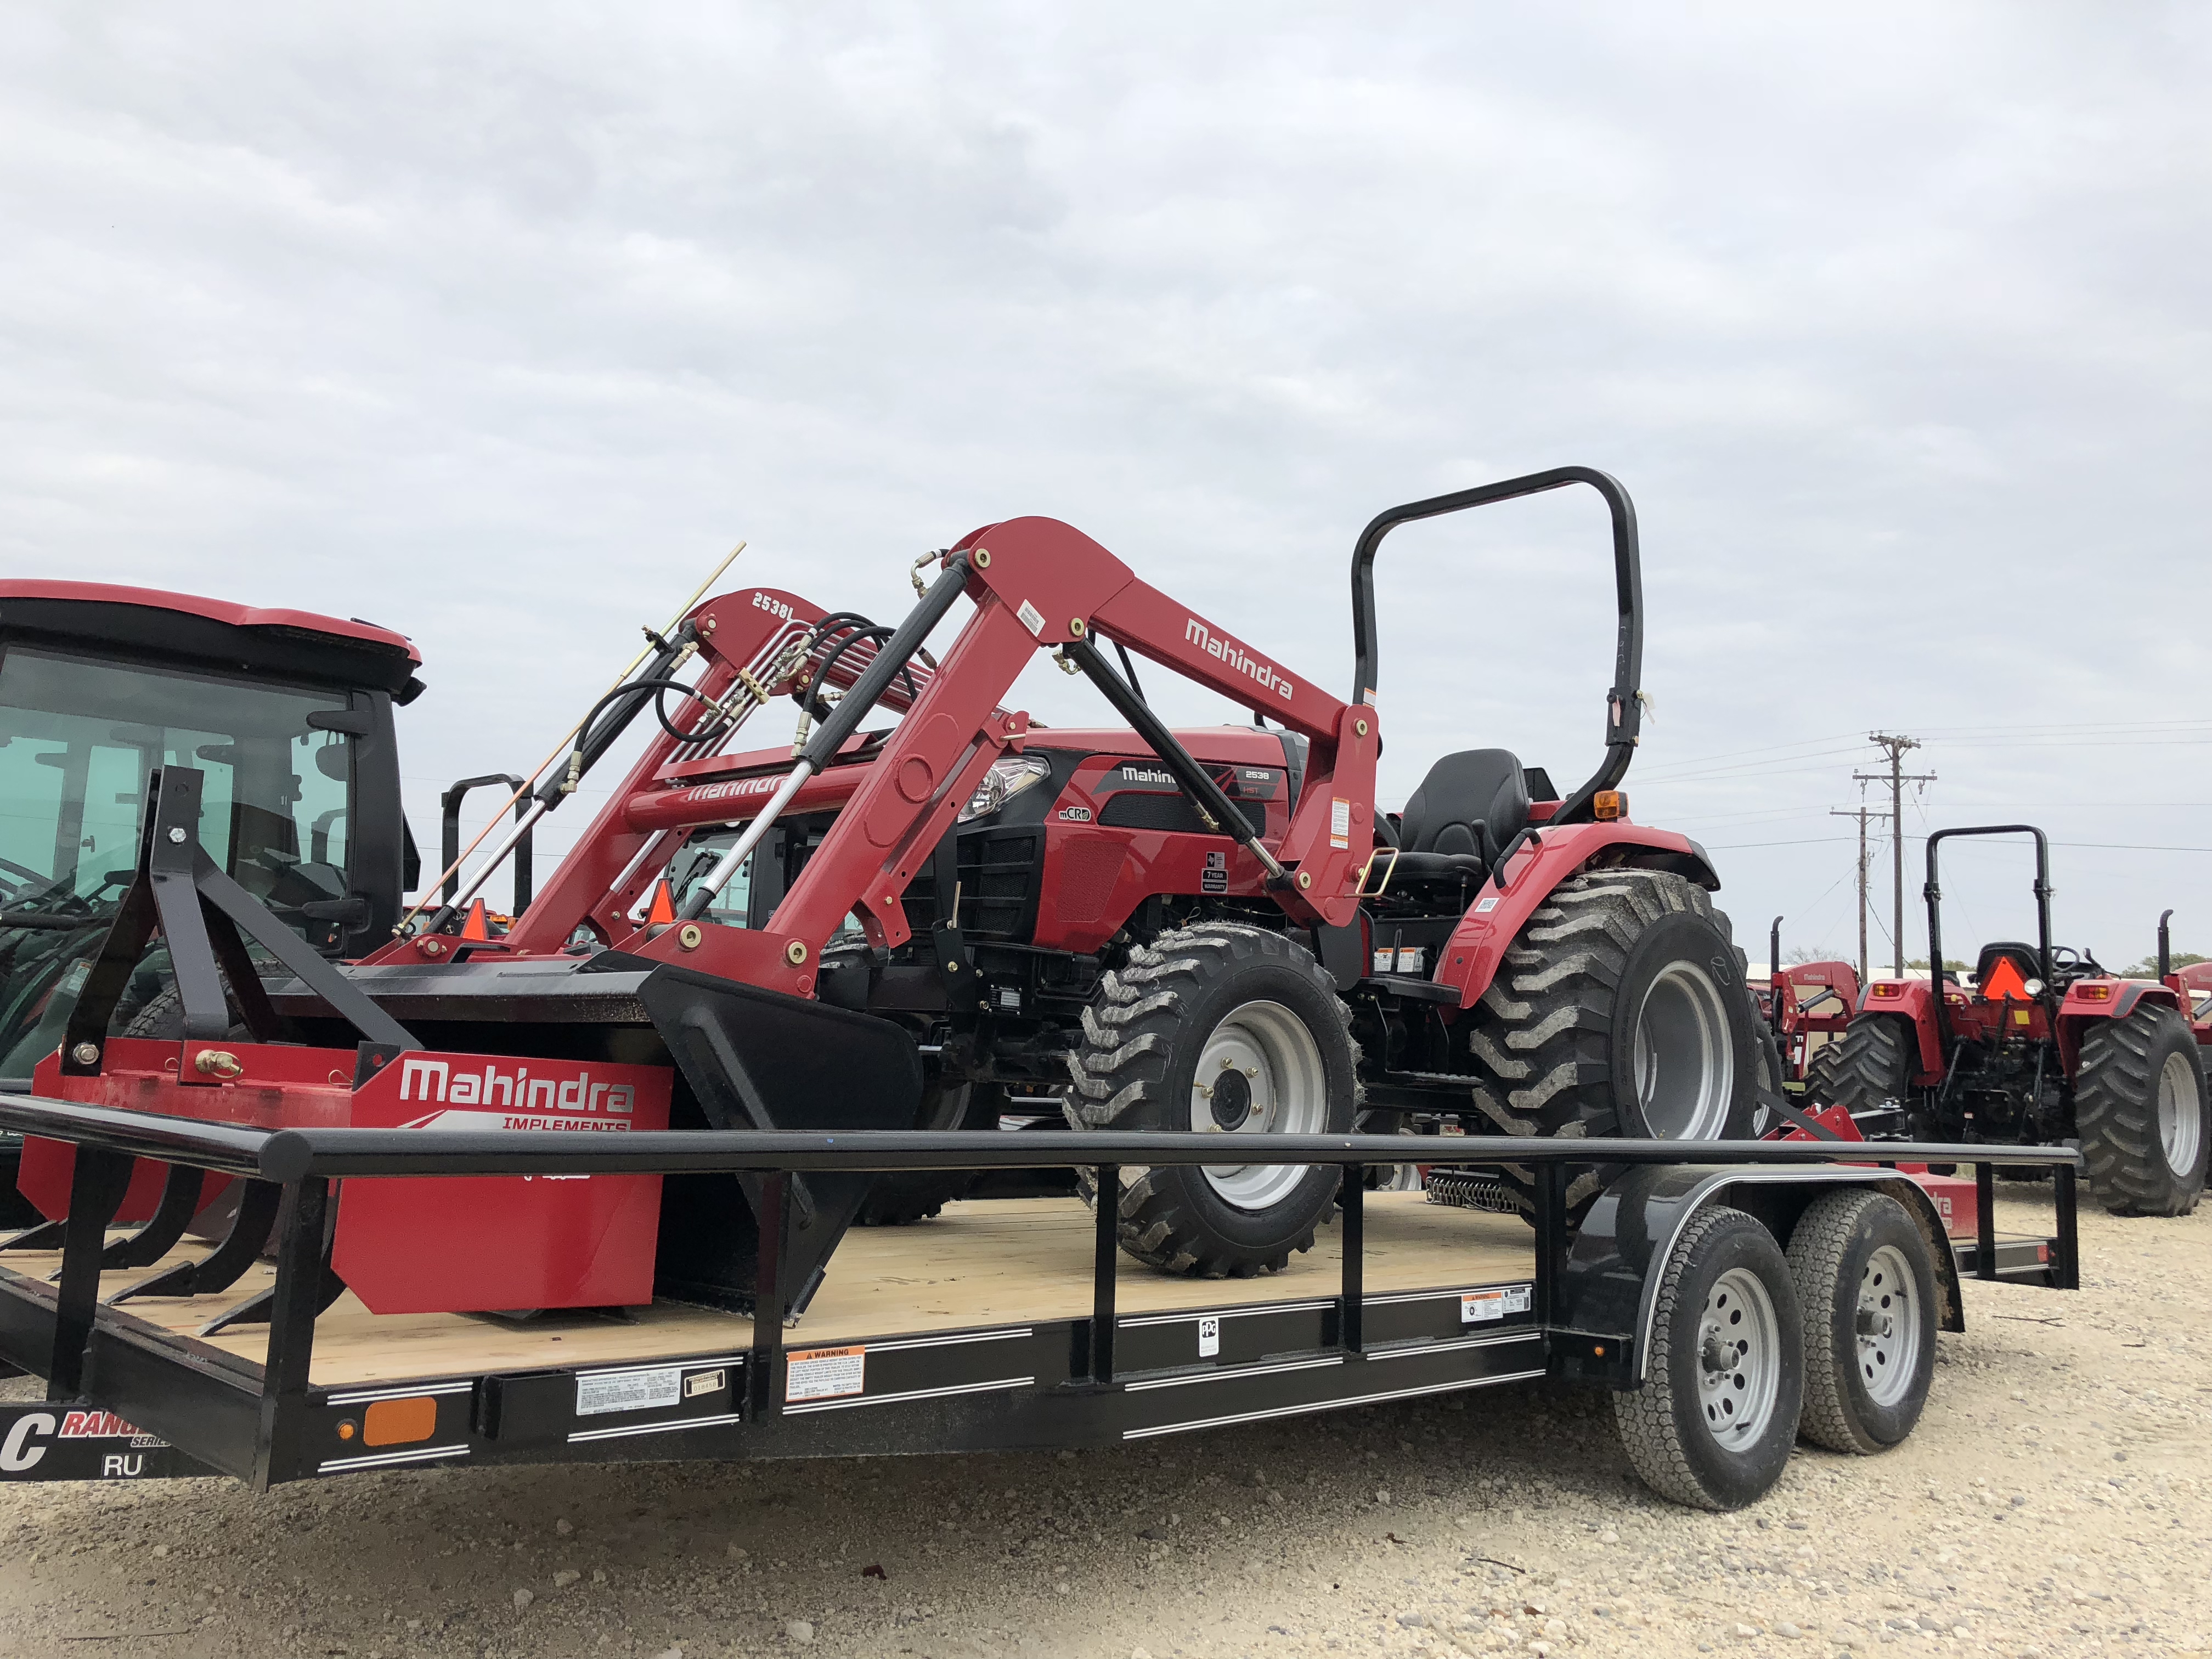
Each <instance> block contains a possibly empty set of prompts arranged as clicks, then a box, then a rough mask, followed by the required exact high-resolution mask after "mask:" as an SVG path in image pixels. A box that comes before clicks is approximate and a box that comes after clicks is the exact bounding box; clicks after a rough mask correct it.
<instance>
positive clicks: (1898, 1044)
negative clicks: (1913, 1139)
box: [1805, 1014, 1913, 1112]
mask: <svg viewBox="0 0 2212 1659" xmlns="http://www.w3.org/2000/svg"><path fill="white" fill-rule="evenodd" d="M1832 1046H1833V1048H1834V1052H1835V1056H1836V1057H1835V1059H1834V1060H1832V1061H1830V1062H1829V1064H1828V1066H1827V1067H1826V1070H1825V1072H1824V1073H1822V1074H1821V1076H1820V1079H1819V1081H1817V1082H1814V1083H1812V1085H1811V1086H1810V1087H1808V1089H1807V1090H1806V1091H1805V1099H1806V1103H1807V1104H1808V1105H1810V1106H1813V1107H1816V1108H1817V1107H1821V1106H1840V1107H1842V1108H1843V1109H1844V1110H1845V1111H1849V1112H1866V1111H1872V1110H1874V1109H1875V1108H1876V1107H1879V1106H1881V1105H1882V1104H1884V1103H1887V1102H1889V1101H1897V1102H1899V1103H1902V1102H1903V1101H1904V1099H1905V1091H1907V1090H1908V1089H1910V1088H1911V1086H1912V1059H1913V1055H1912V1028H1911V1026H1910V1025H1909V1024H1906V1023H1905V1021H1904V1020H1902V1019H1899V1018H1898V1017H1897V1016H1896V1015H1894V1014H1861V1015H1860V1016H1859V1017H1858V1018H1857V1019H1855V1020H1853V1021H1852V1022H1851V1023H1850V1024H1849V1025H1847V1026H1845V1027H1844V1036H1843V1041H1842V1042H1838V1043H1835V1044H1834V1045H1832ZM1823 1052H1826V1051H1825V1050H1824V1051H1823Z"/></svg>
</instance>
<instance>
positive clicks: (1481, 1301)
mask: <svg viewBox="0 0 2212 1659" xmlns="http://www.w3.org/2000/svg"><path fill="white" fill-rule="evenodd" d="M1531 1288H1532V1287H1531V1286H1529V1285H1500V1286H1498V1288H1497V1289H1495V1290H1487V1291H1465V1292H1463V1293H1462V1295H1461V1297H1460V1299H1459V1322H1460V1323H1461V1324H1462V1325H1480V1324H1484V1323H1486V1322H1488V1321H1490V1320H1493V1319H1503V1318H1504V1317H1505V1316H1506V1315H1508V1314H1516V1313H1527V1312H1528V1305H1529V1299H1530V1298H1529V1292H1530V1290H1531Z"/></svg>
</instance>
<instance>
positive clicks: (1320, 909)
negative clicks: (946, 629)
mask: <svg viewBox="0 0 2212 1659" xmlns="http://www.w3.org/2000/svg"><path fill="white" fill-rule="evenodd" d="M945 570H946V574H945V576H943V577H941V578H940V579H939V586H936V587H933V588H932V589H931V594H930V597H929V598H927V599H924V600H923V602H922V604H921V605H919V606H917V608H916V610H915V613H914V615H913V616H911V617H908V622H907V623H905V624H903V625H902V629H901V636H902V638H905V639H912V640H914V641H916V642H918V641H919V639H920V638H921V637H922V636H923V635H926V634H927V631H928V626H929V624H930V623H933V621H934V620H935V618H936V617H939V616H941V615H943V614H944V606H945V605H946V604H948V603H950V602H951V599H955V598H957V597H958V596H960V595H961V594H964V595H965V597H966V598H968V599H969V600H970V601H972V602H973V604H974V605H975V610H974V611H973V612H972V613H971V614H970V615H969V618H968V620H967V623H966V624H965V625H964V626H963V629H961V632H960V635H959V636H958V637H957V639H956V640H955V641H954V642H953V644H952V646H951V649H950V650H948V651H947V652H946V653H945V659H944V660H943V662H942V663H941V664H940V665H939V667H938V670H937V671H936V672H935V673H934V674H933V675H932V676H931V677H930V678H929V680H928V682H927V684H926V685H924V686H922V688H921V695H920V696H919V697H918V698H917V699H916V700H915V702H914V703H913V705H912V706H911V707H910V708H908V711H907V713H906V716H905V718H904V719H903V720H901V722H900V723H899V726H898V727H897V729H896V731H895V732H893V733H892V735H891V736H890V738H889V739H888V741H886V742H885V744H884V747H883V749H882V750H881V751H880V752H879V753H878V755H877V756H876V757H875V758H874V759H873V761H872V762H871V763H869V764H868V766H867V768H866V773H865V775H864V776H863V778H862V779H861V781H860V783H859V786H858V787H857V788H855V789H854V792H853V793H852V794H851V796H850V798H849V799H848V800H847V801H846V804H845V805H844V807H843V810H842V811H840V812H839V814H838V816H837V817H836V822H835V823H833V824H832V825H831V827H830V829H829V833H828V835H827V836H825V838H824V839H823V842H822V845H821V846H820V847H819V848H817V849H816V850H815V852H814V853H813V854H812V856H811V857H810V858H809V859H808V860H807V863H806V867H805V870H804V871H803V872H801V873H800V874H799V878H797V879H796V880H795V881H794V882H793V884H792V886H791V890H789V892H787V894H786V895H785V896H784V898H783V901H782V902H781V904H780V905H779V906H778V907H777V908H776V911H775V915H773V916H771V917H770V918H769V923H768V925H767V927H765V928H763V929H760V930H757V931H756V930H750V929H740V928H732V927H720V926H715V925H713V924H712V923H708V922H705V921H703V919H702V918H701V917H696V916H695V917H693V918H692V919H691V921H692V925H690V926H687V927H677V928H671V929H669V930H667V931H666V932H665V933H661V934H659V936H658V937H655V938H653V939H647V940H643V941H639V942H635V943H634V944H633V945H631V946H630V947H629V948H630V949H632V950H633V951H635V953H636V954H638V955H641V956H643V957H650V958H654V959H658V960H660V961H665V962H670V963H680V964H682V965H684V966H685V967H689V968H694V969H701V970H703V971H705V972H708V973H711V974H717V975H722V976H724V977H726V978H731V979H737V980H742V981H747V982H749V983H751V984H755V985H758V986H762V987H766V988H769V989H773V990H779V991H784V992H787V993H789V994H794V995H799V996H806V995H811V994H812V991H813V988H814V977H815V967H816V964H817V961H818V958H819V954H820V951H821V948H822V945H823V943H824V942H825V941H826V940H828V939H829V938H830V936H831V935H832V934H834V933H836V931H837V929H838V928H839V927H841V926H842V924H843V922H844V921H845V918H846V917H847V916H848V915H854V914H857V915H859V917H860V922H861V925H862V927H863V928H864V930H865V931H866V933H867V935H868V938H869V939H870V941H871V942H872V944H874V945H877V946H878V947H890V946H895V945H900V944H902V943H904V942H905V940H906V939H908V937H909V936H910V934H909V930H908V926H907V921H906V917H905V913H904V910H903V908H902V906H901V904H900V902H899V898H900V895H901V894H902V892H903V891H904V890H905V889H906V886H907V884H908V882H910V881H911V880H912V879H913V878H914V877H915V874H916V873H917V872H920V871H921V868H922V867H923V866H924V865H925V863H926V862H927V860H928V858H929V856H930V854H932V853H933V851H934V849H935V848H936V846H937V844H938V842H939V840H940V839H941V838H942V837H943V836H944V835H945V831H946V830H947V829H950V828H951V823H952V821H953V819H954V817H956V815H957V813H958V811H959V810H960V808H961V806H962V805H963V804H964V803H965V802H966V800H967V799H968V797H969V794H970V793H973V791H974V789H975V785H976V784H977V782H978V781H980V780H981V777H982V775H983V774H984V772H985V771H986V770H987V769H988V768H989V766H990V764H991V763H992V762H993V761H994V760H996V759H997V758H998V757H1000V755H1002V754H1005V753H1007V752H1009V751H1018V750H1020V749H1021V747H1022V746H1023V745H1024V743H1025V742H1026V740H1027V738H1028V731H1029V722H1028V717H1027V716H1026V715H1024V714H1007V713H1006V711H1005V710H1003V709H1002V708H1000V698H1001V697H1003V696H1005V695H1006V691H1007V690H1008V689H1009V688H1010V687H1011V686H1012V684H1013V683H1014V681H1015V679H1016V678H1018V676H1019V674H1020V673H1021V671H1022V670H1023V668H1024V666H1026V665H1027V664H1028V663H1029V661H1030V658H1031V657H1032V656H1033V655H1034V654H1035V653H1036V652H1037V651H1039V650H1041V649H1055V648H1059V647H1074V648H1076V649H1078V650H1080V649H1081V647H1084V646H1085V644H1087V643H1088V642H1089V641H1091V639H1092V638H1093V637H1094V636H1096V635H1103V636H1105V637H1108V638H1110V639H1112V640H1114V641H1116V642H1118V643H1120V644H1121V645H1123V646H1125V647H1127V648H1128V649H1129V650H1130V651H1132V652H1134V653H1138V654H1139V655H1141V656H1143V657H1145V658H1146V659H1148V660H1149V661H1152V662H1153V663H1156V664H1158V665H1160V666H1162V667H1164V668H1167V669H1170V670H1172V671H1174V672H1176V673H1178V674H1180V675H1182V677H1183V678H1187V679H1189V680H1193V681H1194V682H1196V683H1197V684H1200V685H1204V686H1206V687H1207V688H1208V689H1209V690H1214V691H1218V692H1219V693H1220V694H1221V695H1222V696H1226V697H1229V698H1231V699H1232V700H1234V701H1236V702H1240V703H1243V705H1245V706H1246V707H1248V708H1254V709H1255V710H1260V711H1262V712H1265V713H1267V714H1270V715H1272V716H1273V717H1274V718H1275V719H1276V720H1278V721H1279V722H1280V723H1281V724H1282V725H1284V726H1287V727H1289V728H1290V729H1291V730H1293V731H1296V732H1301V733H1303V734H1304V736H1306V737H1307V738H1309V739H1310V742H1311V744H1312V757H1311V760H1310V771H1309V773H1308V779H1309V781H1308V784H1307V787H1306V789H1305V792H1304V796H1303V798H1302V799H1301V801H1300V803H1299V805H1298V809H1297V812H1296V813H1295V815H1294V816H1293V817H1292V819H1291V825H1290V829H1289V830H1288V832H1287V833H1286V834H1285V836H1284V838H1283V841H1282V842H1281V846H1280V849H1279V853H1278V854H1273V855H1272V856H1274V857H1278V858H1279V860H1280V862H1281V863H1282V864H1283V865H1284V866H1291V867H1290V868H1287V869H1286V870H1285V873H1284V876H1283V878H1282V879H1281V880H1280V881H1279V882H1277V883H1273V884H1271V887H1270V890H1271V892H1272V893H1273V896H1275V898H1276V900H1277V902H1279V904H1280V905H1281V906H1282V908H1283V909H1284V910H1285V913H1287V914H1288V915H1290V916H1291V918H1292V919H1293V920H1294V921H1298V922H1300V923H1303V924H1304V925H1307V926H1313V925H1316V924H1330V925H1341V924H1343V923H1345V922H1347V921H1350V920H1351V918H1352V912H1353V909H1354V908H1355V906H1356V902H1357V901H1356V899H1355V897H1354V890H1355V889H1356V887H1357V884H1358V869H1359V866H1360V863H1361V862H1362V861H1363V860H1364V858H1365V856H1366V853H1367V849H1368V848H1369V847H1370V845H1371V842H1372V836H1373V829H1372V825H1373V817H1374V790H1375V781H1374V780H1375V758H1376V753H1377V751H1378V750H1379V746H1380V732H1379V730H1378V728H1377V726H1376V719H1375V715H1374V711H1373V710H1371V709H1364V708H1353V707H1352V706H1351V705H1348V704H1346V703H1343V702H1339V701H1338V700H1337V699H1336V698H1334V697H1332V696H1329V695H1328V693H1327V692H1325V691H1323V690H1321V689H1320V688H1319V687H1318V686H1316V685H1315V684H1313V683H1312V682H1310V681H1309V680H1306V679H1304V678H1301V677H1299V676H1297V675H1295V674H1292V673H1291V672H1290V671H1287V670H1285V669H1284V668H1282V667H1280V666H1279V665H1277V664H1275V663H1273V661H1271V660H1270V659H1267V658H1266V657H1264V656H1262V655H1261V654H1260V653H1256V652H1254V651H1252V650H1249V648H1247V647H1244V646H1243V645H1242V644H1241V643H1240V642H1239V641H1237V639H1236V638H1235V637H1234V636H1233V635H1231V634H1230V633H1229V632H1228V630H1226V629H1223V628H1220V627H1219V626H1218V625H1217V624H1215V623H1212V621H1210V620H1209V619H1207V618H1206V617H1201V616H1200V615H1199V614H1198V613H1196V612H1195V611H1192V610H1191V609H1189V607H1188V606H1186V605H1181V604H1179V603H1177V602H1176V601H1175V600H1173V599H1170V597H1169V596H1168V595H1166V594H1164V593H1162V592H1160V591H1159V590H1158V589H1156V588H1154V587H1152V586H1149V585H1148V584H1146V583H1145V582H1142V581H1139V580H1137V578H1136V577H1135V576H1133V574H1131V573H1130V571H1129V568H1128V567H1127V565H1125V564H1123V563H1122V562H1121V561H1120V560H1119V559H1117V558H1115V556H1113V555H1112V554H1111V553H1109V552H1108V551H1107V550H1106V549H1104V548H1103V547H1102V546H1100V545H1099V544H1097V542H1094V541H1092V540H1091V538H1089V537H1087V536H1085V535H1084V534H1083V533H1082V532H1080V531H1078V530H1076V529H1074V528H1073V526H1068V525H1066V524H1062V523H1060V522H1059V521H1058V520H1053V519H1044V518H1024V519H1012V520H1006V522H1004V523H1000V524H995V525H990V526H985V527H984V528H983V529H981V530H979V531H976V532H974V533H973V534H971V535H969V537H967V538H965V539H963V541H962V542H961V543H960V544H958V545H957V547H955V548H954V549H952V550H951V551H950V552H949V553H948V554H947V556H946V558H945ZM948 582H949V583H951V584H952V587H951V589H947V588H946V587H945V584H946V583H948ZM899 648H900V647H897V646H896V645H894V646H893V647H888V648H887V651H886V655H887V656H889V655H895V654H896V653H897V651H898V650H899ZM876 678H878V679H880V678H881V676H880V674H878V676H877V677H876ZM1094 678H1096V676H1095V675H1094ZM868 679H869V677H868V676H865V675H864V676H863V677H862V680H861V682H860V684H859V685H858V686H856V689H855V690H854V692H853V693H852V694H851V695H850V696H848V699H847V701H846V702H843V703H841V704H840V705H839V707H838V709H837V711H836V715H835V716H834V717H833V719H832V720H830V721H828V722H825V723H824V726H823V728H822V730H821V731H820V732H817V734H816V737H815V738H814V740H813V741H812V742H811V743H810V744H809V745H808V752H807V753H806V754H805V755H803V756H801V757H799V762H798V763H797V765H796V766H795V767H794V769H793V773H791V774H790V775H787V777H786V779H785V783H786V785H787V786H788V787H789V788H791V789H792V790H793V792H796V791H799V790H801V789H804V788H805V787H807V783H808V779H807V777H805V776H801V775H800V774H801V773H805V774H808V775H811V774H814V773H819V772H820V771H822V770H823V769H825V767H826V766H827V765H828V764H829V762H830V760H831V759H832V758H833V757H835V756H836V753H837V752H838V750H839V749H840V748H841V747H842V744H844V742H845V741H846V740H847V738H849V737H850V735H851V734H852V732H853V731H854V727H855V726H857V723H858V721H859V720H861V719H863V718H865V717H866V714H867V712H868V711H867V708H866V703H867V702H869V701H870V694H869V690H868ZM1161 735H1162V736H1163V737H1164V735H1165V734H1164V733H1162V734H1161ZM1165 742H1166V744H1168V745H1170V746H1171V747H1173V748H1174V749H1175V750H1176V754H1178V755H1181V751H1180V745H1176V744H1175V743H1174V739H1173V738H1171V737H1167V738H1165ZM1154 743H1155V747H1156V748H1157V747H1159V746H1160V740H1159V738H1155V739H1154ZM1162 758H1163V759H1164V760H1169V761H1170V763H1173V758H1174V757H1171V756H1170V755H1166V754H1164V755H1163V757H1162ZM1181 759H1182V762H1183V763H1185V764H1186V765H1188V769H1189V770H1190V771H1191V772H1193V773H1198V772H1200V769H1199V768H1198V767H1197V765H1196V763H1194V762H1192V761H1190V758H1189V757H1188V755H1181ZM1208 787H1211V786H1210V784H1209V786H1208ZM1205 805H1206V803H1205V801H1204V800H1203V799H1201V800H1200V806H1201V810H1204V808H1205ZM780 806H781V803H779V802H776V801H775V800H774V799H771V800H770V801H769V803H768V804H767V805H765V806H763V808H762V810H761V811H760V813H759V815H758V817H756V820H755V822H756V823H758V821H759V817H767V816H768V815H769V811H771V810H775V809H778V808H780ZM737 816H742V813H740V814H738V815H737ZM1218 816H1220V817H1227V816H1228V814H1227V812H1226V811H1223V812H1222V813H1220V814H1218ZM741 844H742V843H741ZM729 856H731V857H732V859H734V857H735V856H736V854H731V855H729Z"/></svg>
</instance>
